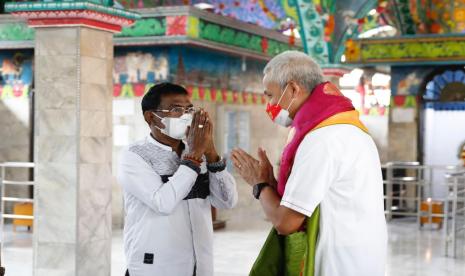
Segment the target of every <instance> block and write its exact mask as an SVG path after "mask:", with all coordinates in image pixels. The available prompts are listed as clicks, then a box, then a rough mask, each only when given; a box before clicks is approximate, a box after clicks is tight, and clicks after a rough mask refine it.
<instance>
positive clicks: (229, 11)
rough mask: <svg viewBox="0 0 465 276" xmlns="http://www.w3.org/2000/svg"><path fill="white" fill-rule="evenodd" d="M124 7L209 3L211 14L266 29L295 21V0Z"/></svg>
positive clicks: (193, 0) (149, 1) (152, 0)
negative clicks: (285, 21) (286, 21)
mask: <svg viewBox="0 0 465 276" xmlns="http://www.w3.org/2000/svg"><path fill="white" fill-rule="evenodd" d="M119 2H120V3H121V4H122V5H123V6H124V7H126V8H132V9H140V8H150V7H160V6H179V5H196V4H199V3H209V4H211V5H212V6H213V12H215V13H217V14H221V15H223V16H227V17H231V18H234V19H237V20H240V21H244V22H247V23H252V24H256V25H259V26H261V27H265V28H268V29H278V28H279V26H280V22H281V21H282V20H284V19H286V18H288V17H289V18H292V19H293V20H295V21H297V20H298V17H297V13H296V10H295V8H294V7H293V6H294V4H293V3H294V2H295V0H190V1H186V0H171V1H170V0H121V1H119Z"/></svg>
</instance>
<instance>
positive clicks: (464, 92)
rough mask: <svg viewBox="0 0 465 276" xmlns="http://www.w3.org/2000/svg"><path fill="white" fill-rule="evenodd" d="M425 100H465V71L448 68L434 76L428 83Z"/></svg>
mask: <svg viewBox="0 0 465 276" xmlns="http://www.w3.org/2000/svg"><path fill="white" fill-rule="evenodd" d="M423 100H425V101H439V102H460V101H465V72H464V71H463V70H455V71H452V70H447V71H445V72H443V73H441V74H438V75H436V76H434V77H433V79H432V80H430V81H429V82H428V83H427V84H426V91H425V94H424V95H423Z"/></svg>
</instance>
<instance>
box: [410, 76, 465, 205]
mask: <svg viewBox="0 0 465 276" xmlns="http://www.w3.org/2000/svg"><path fill="white" fill-rule="evenodd" d="M422 92H423V93H421V94H420V95H421V98H420V101H421V103H422V104H421V109H420V135H419V139H420V141H419V145H420V148H419V150H420V151H419V153H420V156H419V158H420V160H421V161H422V163H424V164H425V165H429V166H438V167H441V166H446V165H457V164H459V162H460V161H459V159H458V158H457V150H458V148H459V147H460V144H461V143H462V142H463V141H464V140H465V70H464V68H463V67H455V68H453V69H446V70H445V69H438V70H435V71H433V72H432V73H431V74H430V75H429V76H427V77H426V78H425V80H424V86H423V91H422ZM443 177H444V175H443V171H441V169H438V170H435V173H434V174H433V179H432V180H433V183H442V181H443ZM445 192H446V191H445V189H444V188H443V187H441V186H440V185H434V184H433V190H432V196H433V197H443V196H444V195H445Z"/></svg>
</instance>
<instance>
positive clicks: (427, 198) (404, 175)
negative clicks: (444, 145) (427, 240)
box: [383, 162, 460, 226]
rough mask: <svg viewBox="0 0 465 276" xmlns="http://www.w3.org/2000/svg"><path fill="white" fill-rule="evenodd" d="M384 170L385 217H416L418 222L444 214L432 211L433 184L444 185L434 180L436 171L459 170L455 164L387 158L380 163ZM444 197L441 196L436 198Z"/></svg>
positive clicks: (442, 199) (442, 216)
mask: <svg viewBox="0 0 465 276" xmlns="http://www.w3.org/2000/svg"><path fill="white" fill-rule="evenodd" d="M383 168H384V169H385V170H386V177H385V180H384V187H385V192H384V202H385V214H386V219H387V220H391V219H392V218H393V217H394V216H402V217H405V216H413V217H416V219H417V222H418V225H419V226H421V225H422V223H421V218H426V219H427V222H428V223H431V222H432V221H433V218H438V217H439V218H444V214H443V213H442V212H441V213H433V211H432V205H433V204H432V197H433V196H432V195H433V184H434V185H435V186H440V187H442V186H444V183H442V182H441V183H435V181H436V180H435V178H434V175H435V174H438V173H439V174H441V175H444V174H447V173H454V172H457V171H459V170H460V167H457V166H431V165H421V164H420V163H419V162H389V163H386V164H385V165H383ZM437 199H438V200H440V202H443V201H444V198H443V197H442V196H441V197H439V198H437ZM423 202H425V203H426V204H427V208H426V210H422V208H421V207H422V206H421V205H422V203H423Z"/></svg>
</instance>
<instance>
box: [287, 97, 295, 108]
mask: <svg viewBox="0 0 465 276" xmlns="http://www.w3.org/2000/svg"><path fill="white" fill-rule="evenodd" d="M294 101H295V98H293V99H292V101H291V103H290V104H289V106H288V107H287V109H286V110H287V111H289V109H290V108H291V106H292V104H293V103H294Z"/></svg>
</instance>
